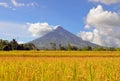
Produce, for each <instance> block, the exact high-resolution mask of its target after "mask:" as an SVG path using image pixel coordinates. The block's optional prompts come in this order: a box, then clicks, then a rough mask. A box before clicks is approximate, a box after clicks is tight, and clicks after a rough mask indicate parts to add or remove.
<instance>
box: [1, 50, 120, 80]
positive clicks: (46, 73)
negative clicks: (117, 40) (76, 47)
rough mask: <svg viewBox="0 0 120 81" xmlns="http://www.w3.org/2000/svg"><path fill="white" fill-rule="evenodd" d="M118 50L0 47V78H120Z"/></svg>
mask: <svg viewBox="0 0 120 81" xmlns="http://www.w3.org/2000/svg"><path fill="white" fill-rule="evenodd" d="M119 76H120V52H119V51H113V52H112V51H8V52H5V51H1V52H0V81H120V77H119Z"/></svg>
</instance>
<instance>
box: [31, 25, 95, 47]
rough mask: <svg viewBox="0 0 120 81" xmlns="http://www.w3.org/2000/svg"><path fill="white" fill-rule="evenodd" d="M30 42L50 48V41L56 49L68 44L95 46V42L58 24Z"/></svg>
mask: <svg viewBox="0 0 120 81" xmlns="http://www.w3.org/2000/svg"><path fill="white" fill-rule="evenodd" d="M31 43H33V44H34V45H35V46H36V47H37V48H38V49H51V43H54V44H56V47H57V49H59V45H62V46H68V44H70V45H71V46H77V47H81V48H83V47H86V46H91V47H95V46H97V45H96V44H93V43H90V42H87V41H83V40H82V39H81V38H80V37H77V36H76V35H74V34H72V33H70V32H69V31H67V30H65V29H63V28H62V27H60V26H59V27H57V28H56V29H55V30H53V31H52V32H49V33H47V34H46V35H44V36H42V37H40V38H37V39H35V40H33V41H31Z"/></svg>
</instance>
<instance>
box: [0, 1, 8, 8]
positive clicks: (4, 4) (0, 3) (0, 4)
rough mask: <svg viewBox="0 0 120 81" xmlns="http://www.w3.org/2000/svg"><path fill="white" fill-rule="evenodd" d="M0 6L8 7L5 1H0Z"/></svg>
mask: <svg viewBox="0 0 120 81" xmlns="http://www.w3.org/2000/svg"><path fill="white" fill-rule="evenodd" d="M0 6H1V7H5V8H9V6H8V4H7V3H5V2H0Z"/></svg>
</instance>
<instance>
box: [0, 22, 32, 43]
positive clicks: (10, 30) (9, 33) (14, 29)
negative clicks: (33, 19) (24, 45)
mask: <svg viewBox="0 0 120 81" xmlns="http://www.w3.org/2000/svg"><path fill="white" fill-rule="evenodd" d="M13 38H15V39H16V40H17V41H24V42H26V41H30V40H31V38H32V37H31V34H30V33H29V32H28V26H27V24H21V23H15V22H4V21H0V39H5V40H12V39H13Z"/></svg>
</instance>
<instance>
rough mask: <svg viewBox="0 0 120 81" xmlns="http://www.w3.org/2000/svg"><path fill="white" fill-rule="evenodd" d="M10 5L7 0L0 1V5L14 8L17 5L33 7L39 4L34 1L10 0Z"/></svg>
mask: <svg viewBox="0 0 120 81" xmlns="http://www.w3.org/2000/svg"><path fill="white" fill-rule="evenodd" d="M10 2H11V3H12V5H10V3H8V2H0V7H4V8H8V9H12V10H16V8H17V7H35V6H39V5H38V4H37V3H36V2H31V3H21V2H17V0H10Z"/></svg>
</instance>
